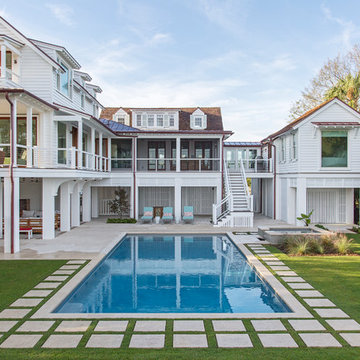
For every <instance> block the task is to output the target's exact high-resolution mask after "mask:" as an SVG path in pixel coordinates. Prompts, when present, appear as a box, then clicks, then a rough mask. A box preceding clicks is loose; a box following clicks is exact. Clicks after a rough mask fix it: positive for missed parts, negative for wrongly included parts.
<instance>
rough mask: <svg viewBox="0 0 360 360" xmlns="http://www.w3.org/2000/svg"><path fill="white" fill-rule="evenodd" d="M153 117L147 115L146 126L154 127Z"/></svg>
mask: <svg viewBox="0 0 360 360" xmlns="http://www.w3.org/2000/svg"><path fill="white" fill-rule="evenodd" d="M154 119H155V116H154V115H148V126H149V127H150V126H154V125H155V123H154V122H155V120H154Z"/></svg>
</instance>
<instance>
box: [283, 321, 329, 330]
mask: <svg viewBox="0 0 360 360" xmlns="http://www.w3.org/2000/svg"><path fill="white" fill-rule="evenodd" d="M289 323H290V325H291V326H292V327H293V328H294V330H296V331H322V330H326V329H325V327H324V326H322V325H321V323H320V322H319V321H318V320H289Z"/></svg>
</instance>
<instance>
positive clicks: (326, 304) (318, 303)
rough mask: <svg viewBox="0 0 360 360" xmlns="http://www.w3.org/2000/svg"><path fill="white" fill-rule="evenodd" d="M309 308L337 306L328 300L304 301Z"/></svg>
mask: <svg viewBox="0 0 360 360" xmlns="http://www.w3.org/2000/svg"><path fill="white" fill-rule="evenodd" d="M304 301H305V302H306V303H307V304H308V305H309V306H319V307H335V306H336V305H335V304H334V303H333V302H331V301H330V300H328V299H304Z"/></svg>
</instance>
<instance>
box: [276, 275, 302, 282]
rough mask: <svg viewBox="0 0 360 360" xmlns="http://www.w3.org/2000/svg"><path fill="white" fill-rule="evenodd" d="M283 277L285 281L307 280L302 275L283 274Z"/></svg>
mask: <svg viewBox="0 0 360 360" xmlns="http://www.w3.org/2000/svg"><path fill="white" fill-rule="evenodd" d="M281 279H282V280H284V281H285V282H306V281H305V280H304V279H303V278H302V277H300V276H283V277H282V278H281Z"/></svg>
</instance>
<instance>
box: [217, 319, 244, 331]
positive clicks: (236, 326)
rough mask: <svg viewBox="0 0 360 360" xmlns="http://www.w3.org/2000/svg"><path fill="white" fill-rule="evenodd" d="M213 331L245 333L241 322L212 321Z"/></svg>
mask: <svg viewBox="0 0 360 360" xmlns="http://www.w3.org/2000/svg"><path fill="white" fill-rule="evenodd" d="M212 324H213V327H214V330H215V331H246V329H245V326H244V324H243V322H242V321H241V320H213V321H212Z"/></svg>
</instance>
